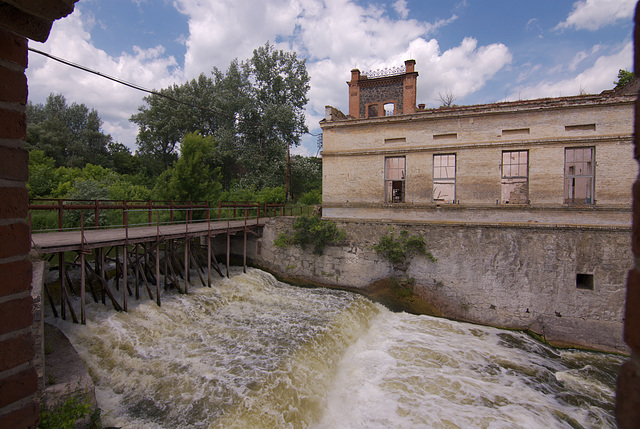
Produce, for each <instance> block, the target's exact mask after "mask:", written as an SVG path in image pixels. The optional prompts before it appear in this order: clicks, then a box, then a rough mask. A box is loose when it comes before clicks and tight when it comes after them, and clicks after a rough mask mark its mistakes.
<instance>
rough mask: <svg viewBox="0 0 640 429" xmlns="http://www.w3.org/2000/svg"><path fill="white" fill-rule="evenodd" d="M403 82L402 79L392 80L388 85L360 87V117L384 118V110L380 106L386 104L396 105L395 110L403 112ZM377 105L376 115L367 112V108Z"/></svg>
mask: <svg viewBox="0 0 640 429" xmlns="http://www.w3.org/2000/svg"><path fill="white" fill-rule="evenodd" d="M402 88H403V81H402V79H401V78H396V79H395V80H390V81H389V83H388V84H387V85H367V86H365V85H362V84H361V85H360V117H361V118H368V117H373V116H384V115H385V113H384V109H380V107H381V106H380V105H381V104H384V103H394V104H395V110H396V111H397V112H402V99H403V96H404V95H403V93H402ZM372 103H375V104H376V105H379V106H378V112H377V114H376V115H371V114H369V112H367V106H368V105H370V104H372Z"/></svg>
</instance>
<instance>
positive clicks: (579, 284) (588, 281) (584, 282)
mask: <svg viewBox="0 0 640 429" xmlns="http://www.w3.org/2000/svg"><path fill="white" fill-rule="evenodd" d="M576 288H578V289H584V290H593V274H580V273H578V274H576Z"/></svg>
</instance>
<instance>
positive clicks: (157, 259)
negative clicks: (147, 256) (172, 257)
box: [156, 239, 167, 307]
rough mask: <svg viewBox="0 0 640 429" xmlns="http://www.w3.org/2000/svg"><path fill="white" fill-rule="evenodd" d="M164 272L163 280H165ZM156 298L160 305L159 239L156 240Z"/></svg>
mask: <svg viewBox="0 0 640 429" xmlns="http://www.w3.org/2000/svg"><path fill="white" fill-rule="evenodd" d="M166 279H167V277H166V273H165V282H166ZM156 300H157V303H158V307H160V240H159V239H158V241H156Z"/></svg>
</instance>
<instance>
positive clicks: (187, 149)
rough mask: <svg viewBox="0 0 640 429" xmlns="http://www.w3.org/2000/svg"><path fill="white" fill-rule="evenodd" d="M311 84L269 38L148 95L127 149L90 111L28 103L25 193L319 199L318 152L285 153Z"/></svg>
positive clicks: (56, 98) (60, 99)
mask: <svg viewBox="0 0 640 429" xmlns="http://www.w3.org/2000/svg"><path fill="white" fill-rule="evenodd" d="M308 90H309V76H308V74H307V70H306V65H305V61H304V60H300V59H298V58H297V56H296V54H295V53H289V52H284V51H281V50H276V49H275V48H274V47H273V46H272V45H270V44H269V43H267V44H265V45H264V46H262V47H259V48H257V49H255V50H254V51H253V56H252V57H251V58H249V59H248V60H245V61H241V62H239V61H238V60H237V59H236V60H233V61H232V62H231V63H230V64H229V67H228V69H227V70H226V71H222V70H219V69H217V68H216V67H214V68H213V70H212V72H211V75H210V76H207V75H205V74H204V73H203V74H201V75H200V76H198V77H197V78H196V79H192V80H190V81H188V82H185V83H183V84H182V85H175V84H174V85H172V86H170V87H168V88H163V89H161V90H159V91H154V92H155V93H154V94H151V95H149V96H147V97H145V98H144V104H143V105H142V106H140V107H139V108H138V112H137V113H136V114H134V115H132V116H131V118H130V120H131V121H132V122H134V123H135V124H137V125H138V135H137V138H136V146H137V149H136V151H135V152H134V153H132V152H131V150H130V149H129V148H128V147H126V146H125V145H123V144H122V143H119V142H116V141H114V140H113V138H112V137H111V136H110V135H109V134H106V133H105V132H104V131H103V130H102V120H101V119H100V116H99V114H98V112H97V111H96V110H95V109H91V108H89V107H87V106H85V105H84V104H77V103H68V102H67V100H66V99H65V97H64V96H63V95H61V94H53V93H52V94H50V95H49V97H48V98H47V100H46V102H45V103H41V104H33V103H31V102H29V103H28V104H27V148H28V150H29V152H30V159H29V171H30V175H29V182H28V189H29V197H30V198H45V197H48V198H67V199H114V200H115V199H118V200H149V199H153V200H173V201H210V202H211V203H215V202H217V201H222V200H226V201H230V200H236V201H262V200H264V201H267V200H268V201H273V202H285V200H289V201H291V200H292V199H294V200H296V201H298V202H301V203H303V204H316V203H319V202H320V196H321V187H322V175H321V162H320V160H319V159H317V158H311V157H302V156H293V157H291V158H290V162H289V156H288V154H289V148H291V147H296V146H298V145H299V144H300V139H301V136H302V135H303V134H304V133H307V132H308V129H307V127H306V125H305V117H304V106H305V105H306V103H307V101H308V100H307V92H308ZM288 164H289V165H290V171H291V174H290V176H291V177H293V180H291V181H287V177H288V174H287V166H288Z"/></svg>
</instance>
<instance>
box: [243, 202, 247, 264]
mask: <svg viewBox="0 0 640 429" xmlns="http://www.w3.org/2000/svg"><path fill="white" fill-rule="evenodd" d="M242 263H243V267H242V272H243V273H245V274H246V273H247V211H246V210H245V212H244V249H243V254H242Z"/></svg>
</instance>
